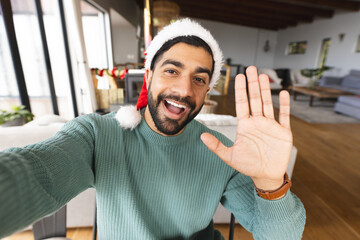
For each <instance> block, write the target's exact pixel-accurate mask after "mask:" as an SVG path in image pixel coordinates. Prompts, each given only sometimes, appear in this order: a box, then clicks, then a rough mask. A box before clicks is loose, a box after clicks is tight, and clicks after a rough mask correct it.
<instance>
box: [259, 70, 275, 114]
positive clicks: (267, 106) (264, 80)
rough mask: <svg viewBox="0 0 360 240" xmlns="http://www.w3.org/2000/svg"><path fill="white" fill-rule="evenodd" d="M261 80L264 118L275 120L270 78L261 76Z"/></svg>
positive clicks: (264, 75)
mask: <svg viewBox="0 0 360 240" xmlns="http://www.w3.org/2000/svg"><path fill="white" fill-rule="evenodd" d="M259 80H260V90H261V99H262V104H263V112H264V116H265V117H267V118H271V119H274V107H273V104H272V98H271V90H270V82H269V77H268V75H266V74H261V75H260V76H259Z"/></svg>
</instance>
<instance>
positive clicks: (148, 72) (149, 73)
mask: <svg viewBox="0 0 360 240" xmlns="http://www.w3.org/2000/svg"><path fill="white" fill-rule="evenodd" d="M152 75H153V71H151V70H149V69H146V70H145V81H146V89H148V88H149V85H150V81H151V78H152Z"/></svg>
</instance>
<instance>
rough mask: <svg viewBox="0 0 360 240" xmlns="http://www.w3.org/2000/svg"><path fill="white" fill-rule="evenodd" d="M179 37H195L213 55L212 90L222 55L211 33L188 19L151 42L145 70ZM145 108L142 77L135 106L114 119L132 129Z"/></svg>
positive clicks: (167, 28)
mask: <svg viewBox="0 0 360 240" xmlns="http://www.w3.org/2000/svg"><path fill="white" fill-rule="evenodd" d="M180 36H196V37H199V38H201V39H202V40H203V41H204V42H206V43H207V44H208V45H209V47H210V49H211V51H212V54H213V58H214V71H213V74H212V78H211V79H210V84H209V87H210V89H212V88H213V87H214V86H215V84H216V82H217V80H218V79H219V77H220V70H221V68H222V65H223V54H222V51H221V50H220V48H219V45H218V43H217V42H216V40H215V39H214V37H213V36H212V35H211V33H210V32H209V31H208V30H206V29H205V28H203V27H202V26H200V24H199V23H197V22H195V21H192V20H190V19H188V18H185V19H181V20H178V21H176V22H174V23H172V24H170V25H168V26H166V27H164V28H163V29H162V30H161V31H160V32H159V33H158V34H157V35H156V36H155V37H154V39H153V40H152V41H151V43H150V45H149V47H148V49H147V50H146V54H145V69H146V70H150V66H151V63H152V60H153V58H154V56H155V55H156V53H157V52H158V51H159V49H160V48H161V47H162V46H163V45H164V43H166V42H167V41H169V40H172V39H174V38H176V37H180ZM146 106H147V86H146V82H145V77H144V83H143V86H142V89H141V93H140V96H139V99H138V102H137V104H136V106H124V107H121V108H120V109H119V110H118V112H117V114H116V119H117V120H118V121H119V123H120V126H121V127H122V128H124V129H131V130H132V129H134V128H136V126H137V125H138V124H139V123H140V122H141V114H140V110H141V109H142V108H144V107H146Z"/></svg>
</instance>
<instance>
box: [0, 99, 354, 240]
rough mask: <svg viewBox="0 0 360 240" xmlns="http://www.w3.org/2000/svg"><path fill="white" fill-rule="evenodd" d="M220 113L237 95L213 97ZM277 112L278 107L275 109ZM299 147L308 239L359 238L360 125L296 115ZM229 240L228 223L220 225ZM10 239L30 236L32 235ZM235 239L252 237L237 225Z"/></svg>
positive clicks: (78, 237)
mask: <svg viewBox="0 0 360 240" xmlns="http://www.w3.org/2000/svg"><path fill="white" fill-rule="evenodd" d="M212 99H215V100H217V101H218V102H219V106H218V108H217V113H219V114H231V115H235V107H234V102H233V97H231V96H229V97H227V98H223V97H213V98H212ZM275 112H276V113H277V112H278V111H277V110H275ZM291 126H292V131H293V135H294V145H295V146H296V147H297V148H298V155H297V160H296V164H295V168H294V172H293V178H292V180H293V187H292V191H293V192H294V193H295V194H296V195H297V196H299V198H300V199H301V200H302V202H303V203H304V205H305V209H306V212H307V214H306V215H307V221H306V227H305V232H304V235H303V239H304V240H339V239H340V240H359V239H360V124H309V123H307V122H304V121H302V120H301V119H298V118H295V117H291ZM216 228H217V229H219V230H220V231H221V232H222V233H223V235H224V237H225V239H227V238H228V231H229V230H228V226H227V225H216ZM68 237H69V238H71V239H72V240H90V239H92V231H91V229H90V228H88V229H70V230H69V231H68ZM6 239H7V240H18V239H21V240H30V239H33V238H32V236H31V233H30V232H28V233H25V234H23V235H19V234H17V235H14V236H12V237H9V238H6ZM234 239H235V240H247V239H253V238H252V236H251V234H250V233H248V232H246V230H244V229H243V228H242V227H240V226H237V227H236V230H235V236H234Z"/></svg>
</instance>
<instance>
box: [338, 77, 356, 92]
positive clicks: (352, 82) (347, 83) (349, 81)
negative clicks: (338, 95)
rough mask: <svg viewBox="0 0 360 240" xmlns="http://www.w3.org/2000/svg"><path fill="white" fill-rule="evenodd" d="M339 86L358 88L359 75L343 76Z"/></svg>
mask: <svg viewBox="0 0 360 240" xmlns="http://www.w3.org/2000/svg"><path fill="white" fill-rule="evenodd" d="M341 86H344V87H350V88H357V89H360V77H357V76H353V75H348V76H346V77H344V78H343V80H342V82H341Z"/></svg>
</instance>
